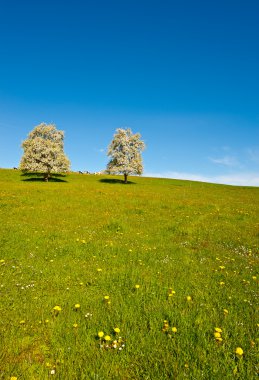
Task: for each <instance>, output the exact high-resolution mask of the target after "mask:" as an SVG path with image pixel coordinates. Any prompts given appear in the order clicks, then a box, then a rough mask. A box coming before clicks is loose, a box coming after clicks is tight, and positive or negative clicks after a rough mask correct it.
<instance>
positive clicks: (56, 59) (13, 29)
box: [0, 0, 259, 186]
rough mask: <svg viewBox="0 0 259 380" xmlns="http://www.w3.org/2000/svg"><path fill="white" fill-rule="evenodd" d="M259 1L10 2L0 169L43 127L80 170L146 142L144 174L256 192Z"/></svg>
mask: <svg viewBox="0 0 259 380" xmlns="http://www.w3.org/2000/svg"><path fill="white" fill-rule="evenodd" d="M258 15H259V2H258V1H257V0H242V1H241V0H235V1H234V0H233V1H230V0H224V1H223V0H218V1H207V0H206V1H205V0H204V1H203V0H201V1H199V0H196V1H193V0H181V1H174V0H171V1H169V0H168V1H167V0H160V1H157V0H149V1H146V0H138V1H136V0H109V1H107V0H99V1H98V0H95V1H87V0H85V1H83V0H81V1H79V0H73V1H68V0H63V1H61V0H60V1H59V0H52V1H50V0H45V1H41V0H39V1H33V0H31V1H28V0H23V1H18V0H2V1H1V12H0V52H1V59H0V131H1V140H0V167H13V166H18V164H19V160H20V158H21V155H22V150H21V147H20V145H21V142H22V140H23V139H25V138H26V136H27V134H28V133H29V132H30V131H31V130H32V129H33V128H34V126H36V125H37V124H39V123H41V122H46V123H50V122H53V123H55V124H56V125H57V128H58V129H62V130H64V131H65V152H66V154H67V155H68V157H69V159H70V160H71V163H72V169H73V170H89V171H91V172H92V171H99V170H102V169H104V168H105V167H106V164H107V161H108V159H107V156H106V149H107V146H108V144H109V143H110V141H111V140H112V136H113V134H114V132H115V130H116V129H117V128H121V127H122V128H124V127H125V128H126V127H129V128H131V129H132V130H133V132H140V133H141V135H142V138H143V140H144V141H145V142H146V145H147V149H146V151H145V152H144V154H143V159H144V175H148V176H161V177H164V176H165V177H172V178H183V179H196V180H201V181H210V182H219V183H229V184H240V185H252V186H259V91H258V89H259V70H258V67H259V42H258V41H259V23H258Z"/></svg>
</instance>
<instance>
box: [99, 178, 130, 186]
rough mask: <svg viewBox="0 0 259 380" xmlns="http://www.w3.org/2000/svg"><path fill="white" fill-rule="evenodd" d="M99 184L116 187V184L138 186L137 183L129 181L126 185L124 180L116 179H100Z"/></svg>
mask: <svg viewBox="0 0 259 380" xmlns="http://www.w3.org/2000/svg"><path fill="white" fill-rule="evenodd" d="M99 182H102V183H108V184H110V185H116V184H121V185H136V182H132V181H128V182H127V183H125V182H124V181H123V180H121V179H116V178H102V179H99Z"/></svg>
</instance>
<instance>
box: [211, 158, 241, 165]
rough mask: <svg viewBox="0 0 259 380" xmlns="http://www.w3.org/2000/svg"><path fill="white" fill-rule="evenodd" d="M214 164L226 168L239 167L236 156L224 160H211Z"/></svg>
mask: <svg viewBox="0 0 259 380" xmlns="http://www.w3.org/2000/svg"><path fill="white" fill-rule="evenodd" d="M210 161H212V162H213V163H214V164H219V165H225V166H230V167H233V166H239V162H238V160H237V159H236V157H234V156H225V157H222V158H210Z"/></svg>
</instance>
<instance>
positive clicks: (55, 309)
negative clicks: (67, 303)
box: [53, 306, 62, 313]
mask: <svg viewBox="0 0 259 380" xmlns="http://www.w3.org/2000/svg"><path fill="white" fill-rule="evenodd" d="M61 310H62V309H61V307H60V306H54V307H53V311H55V312H57V313H59V312H60V311H61Z"/></svg>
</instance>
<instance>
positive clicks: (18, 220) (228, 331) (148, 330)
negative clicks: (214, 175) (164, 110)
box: [0, 170, 259, 380]
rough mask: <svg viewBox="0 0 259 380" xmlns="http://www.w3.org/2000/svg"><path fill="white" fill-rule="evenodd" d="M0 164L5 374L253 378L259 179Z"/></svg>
mask: <svg viewBox="0 0 259 380" xmlns="http://www.w3.org/2000/svg"><path fill="white" fill-rule="evenodd" d="M120 179H121V178H120V177H110V176H106V177H105V176H91V175H79V174H73V173H72V174H70V175H69V176H67V177H64V178H63V177H62V180H58V181H56V182H55V181H53V182H49V183H45V182H42V181H39V179H38V178H35V179H34V178H29V179H26V178H24V177H22V176H21V175H20V172H19V171H13V170H0V217H1V227H0V231H1V243H0V244H1V245H0V247H1V252H0V316H1V319H0V378H1V379H10V378H12V377H13V379H15V378H17V379H24V380H30V379H49V378H50V377H51V378H53V379H54V378H56V379H71V380H72V379H73V380H74V379H108V378H111V379H152V380H154V379H185V378H190V379H222V378H224V379H233V378H237V379H255V378H257V374H258V367H257V362H258V360H257V359H258V343H259V342H258V330H259V318H258V314H257V315H256V310H258V299H257V296H258V279H259V275H258V251H259V218H258V216H259V189H258V188H248V187H247V188H244V187H232V186H223V185H213V184H205V183H198V182H190V181H179V180H167V179H152V178H138V177H130V178H129V183H128V184H127V185H125V184H122V183H121V182H120Z"/></svg>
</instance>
